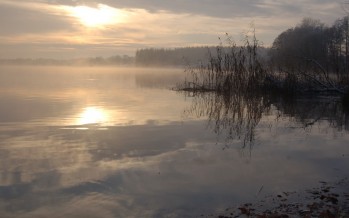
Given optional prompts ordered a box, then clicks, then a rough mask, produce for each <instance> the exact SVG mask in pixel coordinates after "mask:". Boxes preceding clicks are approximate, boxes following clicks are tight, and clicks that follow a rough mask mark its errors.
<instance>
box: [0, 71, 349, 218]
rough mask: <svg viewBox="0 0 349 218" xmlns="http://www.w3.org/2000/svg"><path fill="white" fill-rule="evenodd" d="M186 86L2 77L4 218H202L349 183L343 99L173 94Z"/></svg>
mask: <svg viewBox="0 0 349 218" xmlns="http://www.w3.org/2000/svg"><path fill="white" fill-rule="evenodd" d="M184 76H185V75H184V73H183V70H181V69H150V68H148V69H142V68H98V67H91V68H82V67H24V66H23V67H13V66H12V67H5V66H2V67H0V217H200V216H201V215H208V214H220V213H222V212H223V211H225V210H226V209H227V208H230V207H234V206H235V205H239V204H242V203H245V202H257V201H260V200H263V199H265V198H266V196H270V195H278V194H279V193H282V192H285V191H298V190H306V189H311V188H314V187H316V186H318V185H319V182H321V181H322V182H323V181H325V182H328V183H335V182H337V181H341V180H343V179H346V178H348V177H349V170H348V168H349V134H348V129H349V118H348V112H346V111H345V110H344V109H343V107H342V105H341V101H340V99H339V98H336V97H331V96H318V97H316V98H315V97H312V96H308V97H307V96H306V97H302V98H286V97H281V96H278V95H277V93H276V94H275V95H268V96H266V95H262V94H261V93H254V94H252V95H248V94H239V95H232V96H221V95H216V94H213V93H205V94H193V93H181V92H175V91H173V90H171V88H173V87H174V86H175V85H176V84H177V83H180V82H182V81H183V80H184ZM345 188H346V187H344V188H342V189H339V190H340V192H345Z"/></svg>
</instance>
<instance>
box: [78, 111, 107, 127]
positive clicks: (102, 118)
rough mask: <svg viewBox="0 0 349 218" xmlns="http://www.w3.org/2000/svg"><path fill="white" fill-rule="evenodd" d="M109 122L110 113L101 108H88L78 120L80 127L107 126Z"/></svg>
mask: <svg viewBox="0 0 349 218" xmlns="http://www.w3.org/2000/svg"><path fill="white" fill-rule="evenodd" d="M109 121H110V115H109V113H108V112H107V111H106V110H105V109H103V108H101V107H86V108H84V110H83V111H82V112H81V114H79V116H78V118H77V124H78V125H86V124H107V123H108V122H109Z"/></svg>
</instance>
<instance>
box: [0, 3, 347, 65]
mask: <svg viewBox="0 0 349 218" xmlns="http://www.w3.org/2000/svg"><path fill="white" fill-rule="evenodd" d="M344 2H346V1H344V0H293V1H286V0H126V1H121V0H99V1H94V0H0V59H5V58H55V59H70V58H83V57H97V56H102V57H108V56H113V55H130V56H134V54H135V51H136V50H137V49H141V48H150V47H156V48H158V47H165V48H175V47H186V46H206V45H209V46H210V45H218V44H219V43H220V41H219V37H221V38H222V39H224V37H225V33H228V34H229V35H230V36H231V37H232V38H233V39H234V41H236V42H237V43H239V42H240V41H241V39H242V36H243V35H244V34H245V33H247V32H249V31H251V30H252V29H253V28H254V29H255V31H256V36H257V38H258V39H259V40H260V41H261V42H262V43H263V44H264V45H265V46H270V45H271V44H272V42H273V40H274V39H275V37H277V36H278V35H279V34H280V33H281V32H282V31H284V30H287V29H288V28H290V27H293V26H295V25H296V24H297V23H299V22H300V21H301V20H302V19H303V18H304V17H310V18H314V19H319V20H321V21H322V22H324V23H325V24H327V25H331V24H332V23H333V22H334V21H335V20H336V19H338V18H341V17H343V16H345V15H346V11H347V10H346V4H343V3H344ZM348 8H349V4H348ZM348 11H349V10H348Z"/></svg>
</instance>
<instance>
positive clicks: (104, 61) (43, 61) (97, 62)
mask: <svg viewBox="0 0 349 218" xmlns="http://www.w3.org/2000/svg"><path fill="white" fill-rule="evenodd" d="M134 61H135V58H134V57H130V56H128V55H122V56H121V55H115V56H111V57H91V58H77V59H64V60H60V59H49V58H36V59H35V58H16V59H0V64H3V65H57V66H59V65H62V66H65V65H66V66H70V65H71V66H74V65H78V66H80V65H87V66H103V65H116V66H129V65H130V66H133V65H134Z"/></svg>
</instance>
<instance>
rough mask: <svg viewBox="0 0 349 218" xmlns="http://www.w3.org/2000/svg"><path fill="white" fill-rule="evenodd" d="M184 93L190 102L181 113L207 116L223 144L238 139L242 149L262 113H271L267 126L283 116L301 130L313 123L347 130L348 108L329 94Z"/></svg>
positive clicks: (252, 140) (251, 140) (252, 138)
mask: <svg viewBox="0 0 349 218" xmlns="http://www.w3.org/2000/svg"><path fill="white" fill-rule="evenodd" d="M185 95H186V97H190V98H191V99H192V105H191V106H190V107H189V108H187V109H186V110H185V111H184V114H185V115H186V116H195V117H197V118H200V117H207V118H208V122H207V125H208V127H209V128H210V129H212V131H213V132H214V133H216V134H217V135H218V136H219V137H223V138H224V141H225V142H224V143H225V146H229V145H230V144H232V143H235V142H236V141H238V142H241V143H242V149H244V148H248V149H252V147H253V145H254V144H255V141H256V128H257V127H258V125H259V124H260V123H261V120H262V119H263V118H264V117H267V116H268V115H271V114H273V116H272V117H273V118H272V120H269V121H267V122H268V123H267V125H268V126H269V127H271V126H272V125H278V123H281V121H282V120H287V122H282V123H285V124H286V125H288V127H290V128H301V129H304V130H305V131H311V128H312V127H313V126H314V125H318V126H319V128H325V129H330V128H334V129H337V130H338V131H342V130H346V131H348V130H349V117H348V111H347V110H345V108H343V105H342V103H341V101H340V99H339V98H333V97H331V96H327V97H324V96H322V97H321V96H317V97H314V96H306V97H302V98H297V97H296V96H286V95H279V94H270V93H269V94H266V93H248V92H247V93H246V92H244V93H242V92H235V93H232V94H224V93H219V92H185ZM279 121H280V122H279ZM324 121H326V124H325V125H323V124H324ZM320 124H321V125H320ZM324 131H326V130H324Z"/></svg>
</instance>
